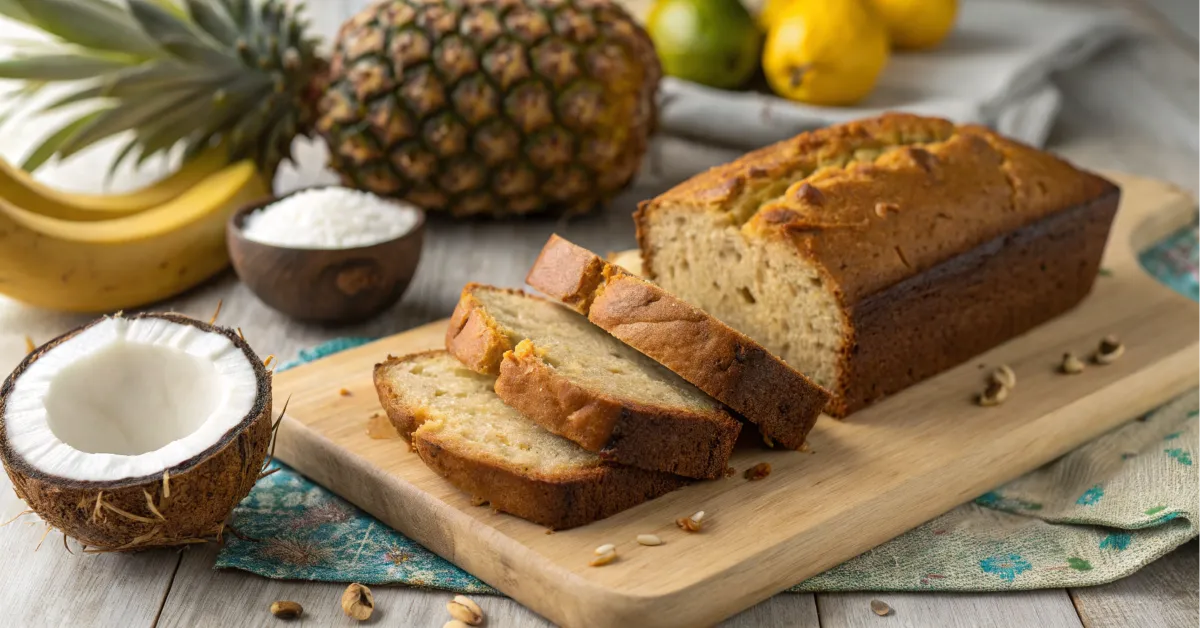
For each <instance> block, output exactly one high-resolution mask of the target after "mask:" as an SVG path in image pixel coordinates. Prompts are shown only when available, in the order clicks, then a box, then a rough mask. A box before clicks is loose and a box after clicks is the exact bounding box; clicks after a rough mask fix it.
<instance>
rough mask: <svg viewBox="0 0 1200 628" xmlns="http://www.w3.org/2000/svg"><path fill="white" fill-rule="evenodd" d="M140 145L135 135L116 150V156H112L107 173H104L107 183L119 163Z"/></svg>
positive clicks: (118, 166) (119, 165)
mask: <svg viewBox="0 0 1200 628" xmlns="http://www.w3.org/2000/svg"><path fill="white" fill-rule="evenodd" d="M140 145H141V142H140V141H139V140H138V137H137V136H136V135H135V136H134V137H133V138H131V139H130V140H129V141H128V142H125V145H124V146H122V147H121V150H119V151H117V155H116V157H114V158H113V161H112V163H111V164H109V165H108V173H107V174H105V175H104V176H105V178H106V179H107V182H108V183H111V182H112V178H113V175H114V174H116V172H117V169H118V168H120V167H121V164H122V163H124V162H125V160H126V159H128V158H129V156H130V155H132V154H133V150H134V149H135V148H137V147H138V146H140Z"/></svg>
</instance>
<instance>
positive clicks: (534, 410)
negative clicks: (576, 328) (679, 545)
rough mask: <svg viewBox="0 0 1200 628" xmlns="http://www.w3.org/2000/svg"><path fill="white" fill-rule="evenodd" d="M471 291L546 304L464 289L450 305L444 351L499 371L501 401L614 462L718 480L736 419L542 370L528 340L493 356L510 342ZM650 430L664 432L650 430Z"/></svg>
mask: <svg viewBox="0 0 1200 628" xmlns="http://www.w3.org/2000/svg"><path fill="white" fill-rule="evenodd" d="M477 290H496V291H502V292H506V293H508V294H514V295H518V296H521V297H523V298H527V299H533V300H537V301H544V300H543V299H539V298H538V297H535V296H531V295H527V294H525V293H524V292H522V291H520V290H511V289H502V288H493V287H491V286H481V285H479V284H469V285H467V287H466V288H464V289H463V293H462V296H461V297H460V299H459V303H458V307H456V308H455V316H454V317H453V318H452V319H451V325H450V329H449V331H448V332H447V343H446V348H447V350H448V351H450V353H451V355H453V356H454V357H456V358H458V359H459V360H460V361H461V362H463V364H465V365H467V366H469V367H471V368H472V369H474V370H476V371H478V372H481V373H487V374H492V373H499V374H500V378H499V379H498V380H497V382H496V393H497V394H498V395H499V396H500V398H501V400H503V401H504V402H505V403H506V404H508V405H510V406H512V407H514V408H516V409H517V410H519V411H521V412H522V414H525V415H526V416H528V417H529V418H531V419H533V420H534V422H536V423H538V424H539V425H541V426H542V427H544V428H546V429H547V430H549V431H551V432H554V433H555V434H559V435H561V436H564V437H566V438H568V439H570V440H572V441H575V442H576V443H578V444H579V445H580V446H582V447H583V448H584V449H587V450H589V451H595V452H603V453H604V455H605V456H607V457H609V458H610V459H612V460H616V461H618V462H622V463H624V464H629V465H633V466H637V467H641V468H643V469H653V470H657V471H668V472H671V473H678V474H680V475H686V476H688V477H694V478H706V479H708V478H717V477H720V474H721V473H722V472H723V471H724V469H725V466H726V463H727V462H728V460H729V456H730V455H731V454H732V452H733V444H734V442H735V441H737V436H738V432H739V431H740V430H741V425H740V424H739V423H738V422H737V421H736V420H734V419H733V418H732V417H730V416H729V415H728V414H726V413H725V412H724V411H722V410H719V409H716V408H713V409H712V410H711V411H705V410H701V409H695V408H683V407H674V406H650V405H647V404H642V403H638V402H636V401H634V400H632V399H628V398H616V397H613V396H611V395H608V394H605V393H603V392H601V391H598V390H594V389H592V388H588V387H586V386H584V385H582V384H580V383H579V382H576V381H573V380H571V379H570V378H568V377H566V376H564V375H562V374H561V373H560V372H559V371H558V370H556V369H553V368H550V367H549V366H547V365H546V364H545V363H544V362H543V361H542V360H541V358H540V357H538V356H537V355H536V353H537V352H536V348H535V347H534V345H533V344H532V343H530V342H518V344H517V346H516V347H515V348H514V349H513V350H508V351H505V352H504V353H503V354H502V355H501V356H498V358H499V359H495V357H494V356H495V350H496V349H495V348H496V347H500V346H506V345H507V346H511V342H512V341H513V339H512V338H510V337H509V336H508V334H507V333H506V332H505V330H504V328H503V326H502V325H500V324H499V323H497V322H496V321H495V319H493V318H492V316H491V315H490V314H488V313H487V308H486V307H485V306H484V305H483V303H482V302H480V300H479V299H478V298H477V297H476V296H475V294H474V293H475V292H476V291H477ZM555 307H558V306H555ZM459 320H465V321H478V323H475V322H468V324H467V325H466V326H464V327H463V328H462V329H464V330H472V331H471V332H470V333H466V332H458V333H455V329H456V328H458V325H457V323H456V321H459ZM493 359H495V361H494V362H493ZM652 425H653V426H661V427H662V428H663V429H661V430H654V429H649V426H652Z"/></svg>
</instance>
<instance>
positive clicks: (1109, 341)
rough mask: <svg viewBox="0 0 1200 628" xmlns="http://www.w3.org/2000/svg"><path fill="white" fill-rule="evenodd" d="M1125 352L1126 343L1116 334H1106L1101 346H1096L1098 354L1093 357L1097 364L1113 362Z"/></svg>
mask: <svg viewBox="0 0 1200 628" xmlns="http://www.w3.org/2000/svg"><path fill="white" fill-rule="evenodd" d="M1124 354H1125V345H1123V344H1121V341H1120V340H1118V339H1117V337H1116V336H1112V335H1109V336H1105V337H1104V339H1103V340H1101V341H1100V346H1099V347H1096V355H1095V356H1093V358H1092V359H1094V360H1095V361H1096V364H1112V363H1113V362H1116V361H1117V358H1120V357H1121V356H1122V355H1124Z"/></svg>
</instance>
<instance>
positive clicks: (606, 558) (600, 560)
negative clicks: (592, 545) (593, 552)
mask: <svg viewBox="0 0 1200 628" xmlns="http://www.w3.org/2000/svg"><path fill="white" fill-rule="evenodd" d="M616 559H617V550H616V549H615V548H614V549H610V550H609V551H607V552H605V553H603V554H599V555H597V556H596V557H595V558H593V559H592V561H591V562H590V563H588V564H589V565H591V566H592V567H603V566H604V565H607V564H609V563H611V562H612V561H614V560H616Z"/></svg>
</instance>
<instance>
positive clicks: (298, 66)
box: [0, 0, 327, 176]
mask: <svg viewBox="0 0 1200 628" xmlns="http://www.w3.org/2000/svg"><path fill="white" fill-rule="evenodd" d="M303 8H304V7H303V5H299V6H296V7H291V6H288V5H287V4H285V2H284V1H283V0H177V1H176V0H125V6H122V5H120V4H114V3H112V2H110V1H109V0H0V15H3V16H6V17H9V18H12V19H14V20H17V21H19V22H23V23H25V24H27V25H29V26H32V27H34V28H36V29H39V30H41V31H43V32H45V33H46V34H48V35H51V36H52V37H53V38H54V42H52V43H51V44H50V45H49V46H46V45H45V44H41V43H32V44H24V45H22V46H21V47H20V48H19V52H18V55H17V56H16V57H15V58H12V59H8V60H4V61H0V78H4V79H19V80H22V81H25V83H24V85H23V86H22V87H21V88H20V89H18V90H17V91H16V92H14V94H13V95H14V96H15V97H16V98H17V99H18V102H25V101H27V100H29V99H30V98H32V97H33V96H34V95H36V94H37V93H38V92H39V91H40V90H41V89H42V88H44V87H45V86H46V85H47V84H50V83H58V82H73V83H77V84H78V86H73V91H69V92H68V93H66V95H64V96H61V97H58V98H57V99H56V100H53V101H51V102H49V103H48V104H45V105H42V106H40V107H39V110H40V111H43V112H46V111H53V110H57V109H60V108H63V107H66V106H68V105H74V104H78V103H88V104H91V105H92V107H91V109H90V111H88V112H87V113H84V114H82V115H80V116H78V117H76V118H74V119H72V120H71V121H70V122H68V123H67V124H65V125H63V126H62V127H61V128H59V129H58V130H57V131H55V132H54V133H52V134H51V135H50V136H48V137H47V138H46V139H45V140H43V141H42V143H41V144H40V145H38V146H37V147H36V148H35V149H34V150H33V151H32V152H31V153H30V154H29V156H28V157H27V158H26V159H25V161H24V163H23V164H22V166H23V167H24V168H25V169H27V170H31V171H32V170H34V169H36V168H37V167H38V166H40V165H42V164H43V163H45V162H46V161H47V160H48V159H50V158H51V157H58V158H59V159H65V158H67V157H70V156H72V155H74V154H76V153H78V152H80V151H82V150H84V149H86V148H88V147H89V146H92V145H93V144H95V143H97V142H99V141H101V140H104V139H107V138H110V137H113V136H115V135H118V134H120V133H124V132H127V131H131V132H132V133H133V137H132V139H130V140H129V141H128V142H127V143H126V144H125V145H124V146H123V147H122V148H121V149H120V150H119V152H118V154H117V158H116V159H115V160H114V162H113V164H112V166H111V167H112V169H114V170H115V169H116V168H117V167H118V166H119V165H120V164H121V163H122V162H123V161H124V160H125V159H127V158H131V157H133V156H134V155H135V153H136V158H137V163H139V164H140V163H142V162H143V161H145V160H146V159H148V158H150V157H152V156H154V155H156V154H159V153H166V152H167V151H169V150H170V149H171V148H172V147H174V146H175V145H177V144H182V145H183V146H184V151H185V152H184V155H185V158H190V157H192V156H194V155H196V154H197V153H200V152H203V151H205V150H206V149H208V148H210V147H213V146H217V145H219V146H221V147H223V149H224V150H227V151H228V154H229V159H230V160H231V161H233V160H241V159H252V160H253V161H254V162H255V163H257V164H258V165H259V167H260V168H261V169H262V171H263V172H264V173H267V174H268V176H269V175H272V174H274V172H275V170H276V168H277V167H278V166H279V164H280V162H282V161H283V160H285V159H289V158H290V157H291V144H292V140H293V138H294V137H295V136H297V135H308V134H309V133H310V132H311V130H312V127H313V125H314V123H315V118H316V112H315V110H314V109H313V107H312V105H311V104H309V103H314V102H316V101H317V100H318V95H319V94H320V93H321V92H322V91H323V89H324V88H323V86H322V82H323V81H325V80H327V79H326V78H325V75H326V68H327V63H326V61H325V60H323V59H322V58H320V57H319V56H318V55H317V51H316V49H317V45H318V40H316V39H313V38H309V37H306V35H305V31H306V29H307V27H308V22H307V20H306V19H305V18H304V17H303V15H302V12H303Z"/></svg>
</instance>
